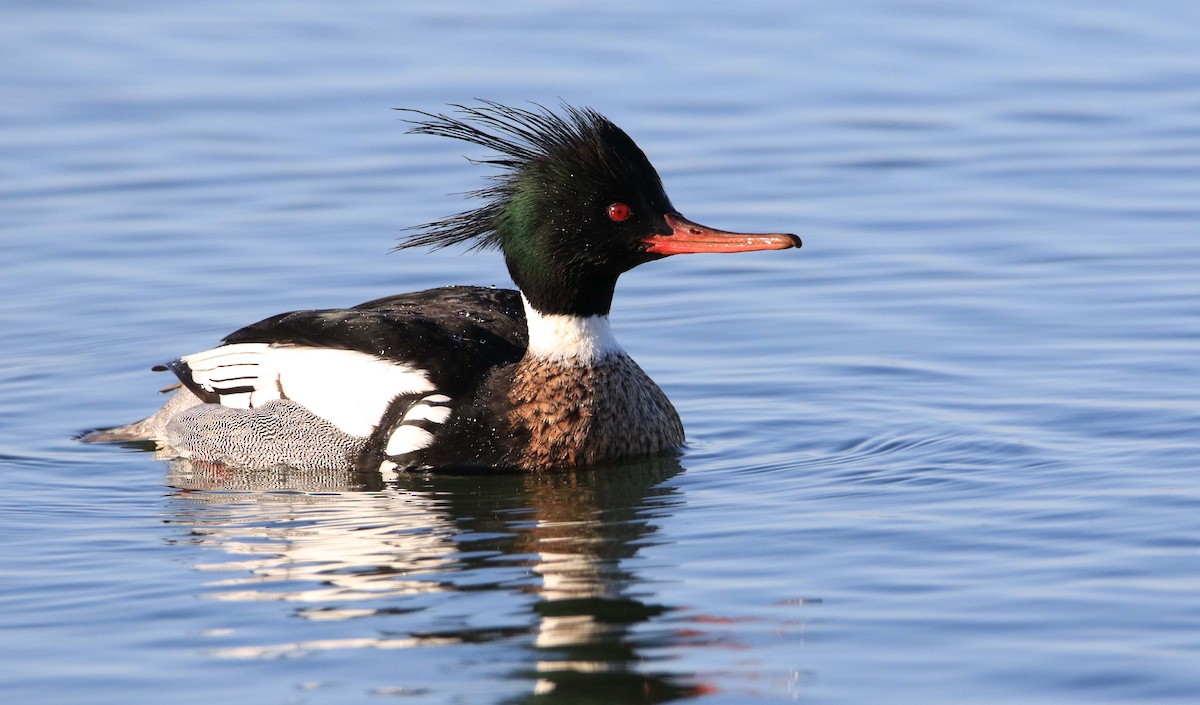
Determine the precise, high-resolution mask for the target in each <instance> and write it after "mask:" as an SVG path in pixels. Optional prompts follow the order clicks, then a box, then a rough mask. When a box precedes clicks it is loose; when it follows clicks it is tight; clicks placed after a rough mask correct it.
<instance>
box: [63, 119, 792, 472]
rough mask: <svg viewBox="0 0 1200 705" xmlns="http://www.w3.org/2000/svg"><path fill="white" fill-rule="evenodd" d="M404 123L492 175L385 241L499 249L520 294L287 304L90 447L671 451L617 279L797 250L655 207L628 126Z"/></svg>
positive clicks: (569, 459)
mask: <svg viewBox="0 0 1200 705" xmlns="http://www.w3.org/2000/svg"><path fill="white" fill-rule="evenodd" d="M454 107H456V108H458V111H459V112H458V115H457V116H454V117H451V116H447V115H439V114H433V113H425V112H420V111H413V112H416V113H417V114H418V115H419V116H420V117H419V118H418V120H416V121H415V122H414V125H415V127H413V128H412V130H411V131H412V132H414V133H419V134H427V135H440V136H443V137H451V138H454V139H458V140H463V141H466V142H471V143H475V144H478V145H482V146H484V147H487V148H489V149H491V150H494V151H495V152H496V153H497V154H496V156H494V157H492V158H489V159H485V160H483V162H484V163H487V164H490V165H493V166H495V167H498V168H499V169H500V170H501V173H500V174H499V175H498V176H497V177H496V181H495V183H494V184H492V185H491V186H489V187H487V188H485V189H482V190H480V191H478V192H476V193H475V194H473V195H476V196H479V197H482V198H483V199H484V200H485V203H484V204H483V205H482V206H481V207H479V208H476V209H474V210H469V211H467V212H465V213H461V214H459V215H456V216H453V217H450V218H447V219H445V220H441V221H436V222H433V223H429V224H427V225H424V226H420V227H418V228H415V229H414V230H415V231H416V232H415V234H414V235H412V236H411V237H409V238H408V239H407V240H406V241H404V242H403V243H401V244H400V245H399V246H398V248H397V249H401V248H407V247H419V246H427V247H434V248H438V247H445V246H448V245H456V244H469V245H470V246H471V247H472V248H473V249H488V248H496V249H499V250H501V251H502V252H503V253H504V259H505V262H506V263H507V265H508V271H509V273H510V274H511V276H512V280H513V282H515V283H516V285H517V287H518V288H519V289H520V291H519V292H518V291H511V290H504V289H491V288H483V287H468V286H464V287H445V288H440V289H431V290H428V291H421V292H416V293H410V294H400V295H398V296H391V297H387V298H383V299H377V300H375V301H370V302H367V303H364V304H361V305H359V306H355V307H354V308H350V309H328V310H317V311H295V312H291V313H284V314H281V315H278V316H274V317H272V318H268V319H266V320H264V321H260V322H258V323H255V324H253V325H250V326H247V327H245V328H242V329H241V330H238V331H236V332H234V333H233V334H232V335H230V336H228V337H227V338H225V340H224V344H223V345H221V346H219V347H216V348H214V349H212V350H207V351H204V352H199V353H195V354H192V355H186V356H184V357H181V358H179V359H178V360H175V361H173V362H171V363H169V364H168V365H166V366H165V368H159V369H170V370H171V371H172V372H174V373H175V375H176V376H177V377H178V378H179V380H180V382H181V383H182V387H181V388H180V389H179V391H178V392H177V393H176V395H175V396H174V397H173V398H172V399H171V400H170V401H168V402H167V404H166V405H164V406H163V408H162V409H160V410H159V411H158V412H157V413H156V414H154V415H153V416H151V417H149V418H147V419H143V420H142V421H139V422H137V423H134V424H130V425H128V426H124V427H121V428H116V429H111V430H108V431H97V432H94V433H92V434H89V436H87V437H86V438H87V440H92V441H119V440H156V441H158V443H159V445H160V447H161V448H163V449H165V450H166V451H167V452H168V453H169V454H174V455H178V456H182V457H190V458H193V459H198V460H203V461H206V462H210V463H219V464H225V465H230V466H257V467H262V466H274V465H287V466H299V467H330V468H346V467H356V468H360V469H364V470H377V469H380V468H383V469H388V470H390V469H396V468H400V469H421V468H497V469H499V468H506V469H521V470H530V471H538V470H547V469H553V468H563V467H572V466H578V465H586V464H591V463H597V462H602V461H608V460H614V459H620V458H628V457H633V456H638V455H644V454H649V453H657V452H661V451H665V450H668V449H672V448H676V447H678V446H679V445H681V444H682V443H683V440H684V434H683V425H682V423H681V422H680V420H679V415H678V414H677V413H676V411H675V408H674V407H673V406H672V405H671V402H670V401H668V399H667V397H666V395H665V394H664V393H663V392H662V390H661V389H659V387H658V385H656V384H655V383H654V382H653V381H652V380H651V379H650V377H649V376H647V375H646V373H645V372H643V371H642V368H640V367H639V366H638V365H637V363H635V362H634V361H633V360H632V359H631V358H630V357H629V356H628V355H627V354H626V353H625V352H624V351H623V350H622V349H621V347H620V345H618V344H617V341H616V339H615V338H614V337H613V334H612V331H611V329H610V328H609V322H608V313H609V308H610V306H611V304H612V298H613V289H614V287H615V286H616V283H617V278H618V277H619V276H620V275H621V274H622V273H623V272H626V271H628V270H630V269H632V268H633V267H636V266H638V265H639V264H643V263H646V262H650V261H652V260H657V259H662V258H663V257H667V256H669V255H677V254H689V253H696V252H745V251H751V250H782V249H787V248H790V247H800V239H799V238H797V237H796V236H795V235H789V234H782V233H768V234H744V233H733V232H726V231H722V230H715V229H713V228H709V227H705V226H703V225H699V224H697V223H693V222H692V221H690V220H688V219H686V218H684V217H683V216H682V215H680V214H679V212H678V211H676V210H675V207H674V206H672V205H671V201H670V199H668V198H667V194H666V193H665V192H664V191H663V187H662V182H661V181H660V180H659V177H658V173H657V172H655V170H654V167H653V166H651V164H650V161H649V160H648V159H647V158H646V156H645V154H643V153H642V150H641V149H639V148H638V146H637V145H636V144H635V143H634V141H633V140H632V139H630V137H629V136H628V135H626V134H625V132H624V131H622V130H621V129H620V128H619V127H617V126H616V125H614V124H613V123H612V122H610V121H609V120H608V119H606V118H605V117H603V116H602V115H600V114H599V113H597V112H595V111H593V110H591V109H587V108H584V109H580V108H573V107H570V106H565V105H564V106H563V108H562V111H561V114H555V113H554V112H552V111H549V110H546V109H545V108H541V107H540V106H539V107H538V109H536V110H526V109H521V108H513V107H507V106H504V105H500V104H498V103H492V102H485V103H483V104H482V105H480V106H477V107H466V106H454Z"/></svg>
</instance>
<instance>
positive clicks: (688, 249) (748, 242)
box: [642, 213, 801, 255]
mask: <svg viewBox="0 0 1200 705" xmlns="http://www.w3.org/2000/svg"><path fill="white" fill-rule="evenodd" d="M663 218H664V219H665V220H666V222H667V227H669V228H671V232H670V233H668V234H666V235H651V236H649V237H646V238H643V239H642V242H644V243H646V245H648V247H647V248H646V251H647V252H651V253H654V254H657V255H686V254H694V253H699V252H753V251H755V250H786V249H788V248H792V247H800V245H801V242H800V238H798V237H796V236H795V235H791V234H789V233H734V232H729V231H728V230H717V229H716V228H710V227H707V226H704V225H700V224H699V223H694V222H692V221H690V220H688V219H687V218H684V217H683V216H682V215H679V214H678V213H667V214H666V215H664V216H663Z"/></svg>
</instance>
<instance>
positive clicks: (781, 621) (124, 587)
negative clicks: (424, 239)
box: [0, 0, 1200, 705]
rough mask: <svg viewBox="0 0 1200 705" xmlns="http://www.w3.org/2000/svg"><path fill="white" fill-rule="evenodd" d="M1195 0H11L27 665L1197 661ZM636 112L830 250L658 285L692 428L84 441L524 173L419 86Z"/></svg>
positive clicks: (438, 695)
mask: <svg viewBox="0 0 1200 705" xmlns="http://www.w3.org/2000/svg"><path fill="white" fill-rule="evenodd" d="M1198 7H1200V6H1198V5H1197V4H1196V3H1192V2H1182V1H1180V2H1167V1H1151V2H1141V3H1109V2H1085V1H1084V0H1066V1H1065V2H1057V3H1044V2H1026V1H1017V2H1007V3H991V4H990V5H989V4H983V3H976V2H966V1H962V2H958V1H954V0H950V1H944V2H937V1H926V0H912V1H907V2H900V1H891V0H873V1H868V2H860V3H841V2H809V3H782V2H778V3H766V2H764V3H756V2H750V3H721V4H717V3H688V4H678V5H663V4H658V3H629V2H609V3H603V4H594V3H593V4H583V3H549V2H546V3H537V2H517V3H502V4H483V3H479V4H456V3H445V2H412V3H393V2H370V1H367V2H359V3H353V4H350V5H345V4H338V3H315V2H305V1H301V2H282V1H276V0H267V1H265V2H256V3H240V2H195V3H158V2H147V1H145V0H126V1H124V2H121V1H119V0H118V1H114V2H105V3H77V2H54V3H50V2H29V1H22V0H13V1H10V2H8V3H6V4H4V6H3V7H0V46H3V47H4V48H5V59H4V61H2V62H0V78H2V83H0V85H2V86H3V96H4V102H3V106H2V107H0V154H2V155H3V159H2V160H0V213H2V214H3V217H2V218H0V262H3V263H4V272H3V276H0V330H2V331H3V333H2V336H3V337H2V343H0V478H2V480H3V489H2V490H0V575H2V576H3V579H2V580H0V697H2V698H3V700H4V702H14V703H17V702H21V703H25V702H28V703H39V704H45V703H89V704H97V703H99V704H104V703H113V704H118V703H119V704H121V705H129V704H131V703H133V704H139V703H162V702H170V703H183V704H189V703H196V704H197V705H200V704H203V705H210V704H211V703H223V704H226V705H236V704H239V703H254V705H263V704H265V703H315V704H322V703H329V704H333V703H337V704H342V703H351V702H389V701H395V702H403V703H421V704H425V703H429V704H442V703H446V704H449V703H518V702H521V703H564V704H576V703H605V704H612V703H615V704H621V703H652V702H664V701H667V700H672V699H675V700H683V701H688V700H692V699H698V700H700V701H702V702H706V703H747V702H785V701H791V700H799V701H802V702H809V703H822V704H826V703H829V704H833V703H838V704H841V703H845V704H847V705H850V704H859V703H921V705H938V704H941V703H946V704H951V703H953V704H955V705H957V704H959V703H988V704H989V705H991V704H997V703H1022V704H1023V705H1024V704H1028V703H1046V704H1051V703H1052V704H1055V705H1060V704H1062V703H1098V702H1121V703H1139V704H1140V703H1156V702H1162V703H1167V702H1172V703H1193V702H1196V701H1197V700H1198V699H1200V637H1198V636H1197V635H1198V634H1200V597H1198V594H1200V489H1198V487H1200V482H1198V474H1200V473H1198V470H1200V462H1198V459H1200V440H1198V429H1200V394H1198V389H1200V385H1198V384H1197V380H1200V238H1198V237H1197V230H1198V226H1200V217H1198V216H1200V35H1198V32H1200V30H1198V29H1197V28H1200V10H1198V9H1197V8H1198ZM477 97H479V98H489V99H494V100H499V101H502V102H508V103H517V104H520V103H522V102H523V101H527V100H532V101H539V102H542V103H547V104H551V105H552V104H555V103H556V102H557V101H558V100H559V99H560V98H561V99H563V100H566V101H569V102H571V103H576V104H584V105H591V106H593V107H595V108H597V109H599V110H601V111H602V112H604V113H606V114H608V115H609V116H610V117H612V118H613V119H614V120H615V121H616V122H618V123H619V124H621V125H622V126H623V127H625V128H626V129H627V130H628V131H629V132H630V133H631V134H632V135H633V136H634V137H635V139H637V140H638V141H639V143H640V144H641V145H642V146H643V148H644V149H645V150H646V152H647V153H648V154H649V156H650V157H651V159H652V160H653V161H654V162H655V164H656V165H657V166H658V168H659V171H660V172H661V174H662V176H663V179H664V181H665V183H666V186H667V190H668V192H669V193H670V194H671V197H672V200H673V201H674V203H675V205H676V206H678V207H679V208H680V210H681V211H682V212H683V213H685V214H686V215H688V216H689V217H691V218H693V219H695V220H697V221H699V222H703V223H706V224H711V225H713V226H716V227H723V228H731V229H745V230H788V231H794V232H797V233H799V234H800V235H802V236H803V237H804V241H805V246H804V249H803V250H800V251H798V252H795V251H791V252H768V253H754V254H746V255H736V256H710V257H699V256H698V257H692V258H672V259H668V260H666V261H663V262H658V263H655V264H653V265H649V266H647V267H644V268H641V269H639V270H637V271H635V272H632V273H631V274H629V275H627V276H626V277H624V278H623V280H622V284H621V287H620V289H619V291H618V297H617V302H616V307H615V309H614V316H613V321H614V328H615V330H616V333H617V335H618V337H619V338H620V339H621V340H622V342H623V343H624V345H625V347H626V348H627V349H628V350H629V351H630V352H631V353H632V354H633V355H634V357H635V358H636V359H637V360H638V361H639V362H640V363H641V365H642V366H643V367H644V368H645V369H647V370H648V371H649V372H650V373H651V374H652V375H653V376H654V377H655V379H656V380H657V381H658V382H659V383H660V384H661V385H662V387H663V388H664V389H665V390H666V391H667V393H668V394H669V395H670V396H671V398H672V399H673V401H674V402H675V404H676V406H677V407H678V408H679V410H680V413H681V415H682V416H683V419H684V422H685V424H686V426H687V428H688V434H689V443H688V446H687V448H686V449H684V451H683V452H682V453H681V454H680V455H679V456H678V457H666V458H657V459H651V460H646V461H643V462H637V463H630V464H625V465H620V466H612V467H604V468H596V469H589V470H586V471H580V472H577V473H567V474H562V475H555V476H549V477H524V476H501V477H487V476H463V477H439V476H405V477H402V478H400V479H399V480H398V481H391V482H386V481H384V479H383V478H380V477H375V476H352V475H330V474H325V475H320V476H316V475H313V474H306V473H299V472H282V471H281V472H272V473H245V472H229V471H216V470H213V469H212V468H204V467H193V466H190V465H187V464H185V463H175V464H171V463H167V462H165V461H161V460H157V459H155V458H154V457H153V454H150V453H146V452H142V451H137V450H134V449H128V448H120V447H89V446H84V445H81V444H79V443H77V442H76V441H75V440H74V438H75V436H76V434H78V433H79V432H81V431H83V430H85V429H88V428H94V427H96V426H104V425H112V424H116V423H120V422H124V421H128V420H132V419H134V418H138V417H140V416H142V415H145V414H146V413H148V412H149V411H150V410H152V409H153V408H154V407H155V406H156V404H157V403H159V402H160V401H161V397H159V396H158V395H157V394H156V390H157V389H158V388H159V387H160V386H163V385H165V384H166V380H164V378H163V376H162V375H155V374H154V373H151V372H150V371H149V367H150V366H151V365H154V364H156V363H160V362H163V361H166V360H169V359H171V358H173V357H175V356H177V355H179V354H184V353H189V352H193V351H196V350H202V349H205V348H207V347H210V346H211V345H212V344H213V343H214V342H215V341H216V340H218V339H219V338H220V336H221V335H223V334H225V333H228V332H229V331H231V330H233V329H235V328H237V327H239V326H241V325H243V324H245V323H249V322H252V321H254V320H258V319H260V318H262V317H265V316H267V315H270V314H274V313H278V312H280V311H285V310H291V309H296V308H314V307H329V306H343V305H351V304H354V303H358V302H360V301H365V300H367V299H370V298H374V297H377V296H381V295H384V294H388V293H394V292H400V291H408V290H415V289H420V288H423V287H428V286H434V285H440V284H449V283H474V284H501V285H503V284H506V283H507V278H506V276H505V273H504V269H503V266H502V263H501V261H500V258H499V257H498V256H497V255H495V254H494V253H482V254H471V255H464V254H461V253H459V252H455V251H442V252H437V253H429V254H425V253H420V252H404V253H396V254H391V255H387V254H386V253H387V250H388V249H389V248H390V246H391V245H392V244H393V242H394V241H395V238H396V237H397V236H398V235H400V233H401V229H402V228H403V227H405V226H407V225H413V224H417V223H421V222H425V221H428V220H431V219H434V218H438V217H441V216H445V215H448V214H450V213H453V212H455V211H456V210H458V209H460V208H462V207H463V206H464V205H465V204H464V200H463V197H462V196H461V195H458V194H461V193H462V192H464V191H468V190H470V189H473V188H477V187H479V186H480V185H481V184H482V183H485V182H483V181H481V177H482V176H483V175H484V174H485V171H484V170H483V169H482V168H480V167H477V166H472V165H471V164H470V163H469V162H467V161H465V160H464V159H463V158H462V157H463V156H467V157H480V156H482V154H481V153H479V152H477V151H472V150H471V148H469V147H465V146H463V145H460V144H454V143H451V142H449V141H446V140H437V139H432V138H428V137H420V136H408V135H405V134H404V125H403V124H402V123H401V122H400V117H401V116H400V114H398V113H394V112H392V111H391V108H394V107H413V108H419V109H427V110H436V109H439V108H440V107H441V106H444V105H445V104H446V103H449V102H463V101H470V100H472V99H474V98H477Z"/></svg>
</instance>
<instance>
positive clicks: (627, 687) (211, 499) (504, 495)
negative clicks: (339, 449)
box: [170, 458, 707, 703]
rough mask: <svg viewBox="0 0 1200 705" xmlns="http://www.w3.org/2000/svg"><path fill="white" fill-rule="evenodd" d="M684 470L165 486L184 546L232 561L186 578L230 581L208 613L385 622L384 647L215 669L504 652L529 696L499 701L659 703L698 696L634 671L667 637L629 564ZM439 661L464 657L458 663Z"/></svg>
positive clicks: (658, 464)
mask: <svg viewBox="0 0 1200 705" xmlns="http://www.w3.org/2000/svg"><path fill="white" fill-rule="evenodd" d="M680 470H681V467H680V465H679V463H678V460H677V459H675V458H655V459H651V460H646V461H642V462H638V463H626V464H622V465H615V466H611V467H605V468H597V469H594V470H585V471H577V472H571V473H561V474H543V475H530V474H521V475H516V474H514V475H474V476H462V475H458V476H456V475H426V474H416V475H401V476H399V477H395V478H389V479H388V480H387V481H386V482H385V479H384V478H381V477H380V476H378V475H370V474H367V475H364V474H361V473H350V472H347V473H340V474H339V473H328V472H326V473H321V474H319V475H314V474H311V473H303V472H299V471H294V470H277V471H258V472H247V471H244V470H236V471H232V470H227V469H224V468H220V467H210V466H203V465H199V464H193V463H189V462H187V461H177V462H175V463H173V464H172V465H171V466H170V484H171V485H172V486H173V487H175V488H177V491H176V493H175V494H174V500H173V511H174V513H175V518H174V521H176V522H179V523H181V524H185V525H188V526H189V528H190V536H189V540H190V541H191V542H192V543H196V544H200V545H203V546H212V547H216V548H219V549H220V550H221V551H223V552H224V553H225V554H227V555H231V556H236V557H237V559H236V560H233V561H224V562H217V563H210V564H203V565H200V566H198V568H199V569H200V570H205V571H234V572H236V573H237V575H236V576H234V577H231V578H228V579H224V580H220V581H218V582H215V583H212V584H211V585H210V587H212V588H213V589H214V590H213V592H212V593H211V594H212V596H213V597H216V598H218V599H225V600H283V601H291V602H297V603H302V604H303V605H304V606H303V607H301V608H299V609H298V610H297V612H296V613H297V614H298V615H299V616H302V617H305V618H307V619H309V620H323V621H335V620H351V619H354V618H357V619H364V618H365V619H368V620H370V619H372V618H376V617H379V616H382V615H386V616H387V619H388V621H387V631H386V632H383V633H384V634H385V636H382V637H380V636H373V637H370V638H365V639H364V638H362V637H358V636H352V637H348V638H343V639H318V640H311V641H300V642H294V643H288V644H283V645H276V646H270V647H238V648H234V649H226V650H223V651H221V652H220V654H219V655H222V656H226V657H243V658H244V657H261V656H276V655H294V654H296V653H303V652H308V651H313V650H317V649H330V648H356V647H365V646H370V647H376V648H412V647H421V646H430V645H439V646H446V645H455V644H495V643H504V644H508V645H510V646H516V647H518V649H519V651H518V652H516V653H518V654H521V655H518V656H516V657H515V658H514V660H515V661H516V662H517V664H518V665H517V666H516V667H515V668H514V669H513V670H514V672H513V673H512V674H511V677H513V678H516V679H528V680H530V681H532V687H531V688H530V689H529V691H528V692H526V694H525V695H523V696H520V697H517V698H515V699H510V700H509V701H508V702H530V703H534V702H536V703H590V702H603V703H614V702H645V703H657V702H663V701H666V700H672V699H678V698H685V697H689V696H694V695H698V694H701V693H703V692H705V691H706V690H707V689H706V688H705V687H704V686H703V685H701V684H698V683H695V682H693V681H692V679H691V677H690V676H688V675H686V674H672V673H650V672H647V670H646V669H645V666H646V664H647V663H653V661H652V659H651V655H650V654H649V653H647V652H648V651H651V650H653V649H654V648H655V647H659V646H664V645H668V644H669V643H670V642H671V641H672V637H671V634H672V633H673V632H672V630H671V629H669V628H668V627H661V628H657V629H656V628H654V627H653V625H652V622H653V620H654V619H655V618H656V617H657V616H659V615H662V614H664V613H666V612H668V611H670V609H671V607H669V606H667V605H661V604H656V603H654V602H653V601H652V600H651V599H650V598H651V597H652V596H653V590H651V589H650V588H649V586H648V585H647V584H646V583H644V582H643V581H642V579H641V578H640V577H639V576H638V574H637V571H636V568H635V565H636V563H637V561H638V560H639V559H638V557H637V554H638V552H639V551H640V550H642V549H643V548H645V547H647V546H649V545H652V544H653V543H654V539H655V534H656V533H657V532H658V527H657V525H656V523H655V520H656V519H657V518H660V517H662V516H664V515H666V514H669V513H670V512H671V510H672V507H674V506H677V505H678V504H679V503H681V502H682V497H681V495H680V493H679V490H678V489H677V488H676V487H673V486H671V485H670V483H667V482H666V481H667V480H668V479H669V478H671V477H672V476H674V475H675V474H677V473H678V472H680ZM497 594H500V595H505V596H507V598H511V599H505V602H504V607H505V609H496V605H495V598H494V596H495V595H497ZM487 595H491V596H492V597H491V598H486V599H482V600H481V601H484V602H486V603H487V607H486V608H483V609H479V610H474V611H468V612H465V613H464V612H462V611H461V609H462V607H461V605H458V603H457V602H456V601H457V600H461V599H464V596H465V599H466V600H467V602H468V603H469V602H471V601H472V598H476V599H480V598H485V597H486V596H487ZM451 597H453V598H454V599H450V598H451ZM452 603H454V605H455V606H454V607H452ZM455 608H457V609H458V610H460V611H458V612H455V611H454V610H455ZM451 613H453V614H451ZM396 620H399V621H401V622H403V625H402V626H401V628H399V629H397V628H396V624H395V622H396ZM447 623H453V624H454V626H453V627H450V628H447V626H446V625H447ZM374 629H376V630H378V629H379V625H374ZM294 631H295V628H294V627H292V628H290V631H289V632H288V633H294ZM376 633H379V632H378V631H377V632H376ZM508 653H509V655H510V658H513V657H512V656H511V654H512V653H513V652H512V651H510V652H508ZM448 657H449V658H451V659H453V658H458V659H459V660H461V661H463V662H467V661H468V660H469V659H471V658H472V656H471V654H470V653H464V652H462V651H461V650H460V651H456V652H448Z"/></svg>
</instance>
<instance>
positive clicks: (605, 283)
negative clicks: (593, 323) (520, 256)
mask: <svg viewBox="0 0 1200 705" xmlns="http://www.w3.org/2000/svg"><path fill="white" fill-rule="evenodd" d="M508 272H509V274H510V275H511V276H512V278H513V281H514V282H515V283H516V285H517V287H519V288H520V289H521V292H522V293H523V294H525V298H526V299H528V300H529V303H530V305H532V306H533V307H534V308H535V309H537V310H538V312H539V313H543V314H561V315H567V316H585V317H586V316H607V315H608V312H609V310H610V309H611V308H612V300H613V291H614V290H615V289H616V286H617V277H616V275H611V274H608V275H600V274H588V273H582V272H557V273H556V272H549V271H545V270H537V271H534V272H526V271H521V269H520V268H519V267H518V266H516V264H515V263H514V262H513V260H511V259H510V260H508Z"/></svg>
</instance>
